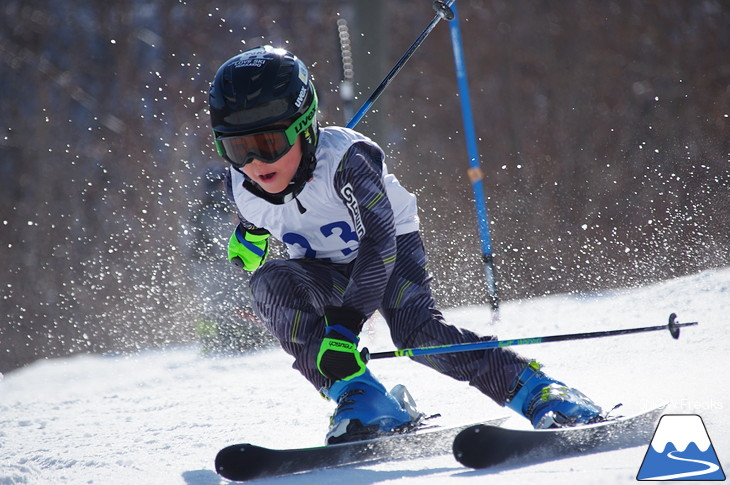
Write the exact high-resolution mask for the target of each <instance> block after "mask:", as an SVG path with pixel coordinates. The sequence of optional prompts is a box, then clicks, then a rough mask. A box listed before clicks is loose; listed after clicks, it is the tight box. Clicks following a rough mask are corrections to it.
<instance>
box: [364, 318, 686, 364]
mask: <svg viewBox="0 0 730 485" xmlns="http://www.w3.org/2000/svg"><path fill="white" fill-rule="evenodd" d="M698 323H699V322H687V323H678V322H677V314H676V313H672V314H671V315H669V323H667V324H666V325H657V326H654V327H640V328H626V329H619V330H604V331H600V332H587V333H572V334H565V335H549V336H545V337H532V338H520V339H511V340H489V341H486V342H468V343H461V344H453V345H440V346H437V347H420V348H414V349H400V350H391V351H387V352H375V353H370V351H369V350H368V349H367V348H364V349H362V351H361V352H360V356H361V358H362V359H363V362H368V361H369V360H373V359H387V358H389V357H416V356H419V355H435V354H450V353H454V352H471V351H475V350H487V349H497V348H502V347H512V346H514V345H529V344H542V343H547V342H562V341H566V340H582V339H589V338H599V337H612V336H615V335H626V334H631V333H640V332H653V331H657V330H669V333H670V334H671V335H672V337H673V338H675V339H678V338H679V328H680V327H689V326H692V325H697V324H698Z"/></svg>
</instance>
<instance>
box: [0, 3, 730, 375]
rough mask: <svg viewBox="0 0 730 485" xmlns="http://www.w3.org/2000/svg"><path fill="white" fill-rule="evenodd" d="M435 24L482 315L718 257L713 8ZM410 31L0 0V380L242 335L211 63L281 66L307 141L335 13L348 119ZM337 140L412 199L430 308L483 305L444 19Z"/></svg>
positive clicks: (725, 195)
mask: <svg viewBox="0 0 730 485" xmlns="http://www.w3.org/2000/svg"><path fill="white" fill-rule="evenodd" d="M458 7H459V16H460V19H461V29H462V35H463V41H464V49H465V56H466V61H467V70H468V75H469V81H470V88H471V95H472V103H473V109H474V116H475V123H476V129H477V134H478V137H479V150H480V154H481V163H482V169H483V171H484V173H485V180H484V183H485V193H486V196H487V205H488V209H489V214H490V221H491V226H490V227H491V231H492V238H493V244H494V254H495V261H496V265H497V268H498V274H499V288H500V291H501V295H502V297H503V298H504V299H506V300H509V299H520V298H529V297H531V296H535V295H544V294H549V293H556V292H576V293H577V292H594V291H601V290H604V289H608V288H616V287H625V286H633V285H639V284H642V283H643V282H645V281H650V280H656V279H666V278H671V277H673V276H677V275H683V274H686V273H691V272H695V271H699V270H703V269H706V268H712V267H720V266H724V265H728V264H730V254H729V253H730V230H729V228H730V189H729V186H730V175H729V172H730V171H729V170H728V168H730V136H729V135H730V131H729V127H730V119H729V118H728V116H729V115H730V55H728V53H729V52H730V3H728V2H726V1H722V0H696V1H691V2H688V1H685V0H621V1H605V2H591V1H582V0H560V1H557V0H551V1H549V0H540V1H538V0H526V1H521V2H514V1H510V0H459V1H458ZM433 15H434V13H433V11H432V9H431V2H430V0H399V1H397V2H392V1H390V2H386V1H384V0H340V1H337V0H289V1H283V0H266V1H265V2H254V1H248V0H238V1H230V0H228V1H205V2H193V1H182V0H181V1H174V0H156V1H155V0H105V1H90V0H86V1H83V0H64V1H63V2H58V1H53V0H45V1H43V0H3V2H2V3H0V92H2V97H0V176H1V177H2V186H3V190H2V191H1V192H0V268H1V270H2V279H1V280H0V281H1V286H0V295H1V298H0V319H1V320H0V371H2V372H7V371H9V370H11V369H13V368H16V367H18V366H20V365H22V364H24V363H27V362H30V361H32V360H34V359H37V358H44V357H52V356H58V355H66V354H68V353H74V352H102V351H125V350H130V349H138V348H146V347H149V346H157V345H167V344H174V343H181V342H190V341H193V340H195V339H198V338H200V337H199V334H201V333H202V334H206V332H208V333H211V332H213V333H214V332H215V327H216V326H220V327H221V328H231V326H233V327H235V325H238V324H239V323H240V322H250V321H251V320H252V317H251V315H250V309H249V304H248V296H247V275H245V274H243V273H242V272H240V271H238V270H237V269H236V268H234V267H232V266H230V265H229V264H228V263H227V262H226V261H225V243H226V241H227V238H228V236H229V235H230V232H231V230H232V229H233V222H232V218H231V213H230V211H229V208H228V207H227V205H226V201H225V197H224V196H222V194H221V193H220V192H219V191H218V189H219V185H220V182H219V180H218V177H219V176H220V171H221V170H222V168H223V167H224V165H223V163H222V161H221V160H219V159H218V158H217V156H216V154H215V150H214V147H213V144H212V143H211V132H210V127H209V121H208V114H207V110H206V105H207V91H208V87H209V83H210V81H211V80H212V78H213V75H214V73H215V71H216V69H217V68H218V66H219V65H220V64H221V63H223V62H224V61H225V60H226V59H228V58H229V57H231V56H233V55H235V54H237V53H238V52H240V51H242V50H245V49H247V48H250V47H254V46H257V45H260V44H264V43H271V44H274V45H279V46H283V47H286V48H289V49H290V50H292V51H294V52H295V53H296V54H298V55H299V57H301V58H302V59H303V60H304V62H305V63H306V64H307V65H308V66H310V68H311V70H310V72H311V73H312V74H313V75H314V77H315V83H316V85H317V87H318V92H319V97H320V101H321V111H320V120H321V122H322V123H323V124H324V125H329V124H344V123H345V122H346V121H347V120H346V113H345V110H344V106H343V101H342V99H341V98H340V94H339V90H338V88H339V85H340V81H341V80H342V78H343V68H342V62H341V52H340V43H339V38H338V30H337V22H338V20H343V19H344V20H346V21H347V23H348V26H349V34H350V42H351V45H352V49H353V60H354V81H355V83H356V87H355V92H356V100H355V108H358V107H359V106H360V105H361V104H362V102H363V101H364V100H365V99H367V97H368V96H369V95H370V93H371V92H372V90H373V89H374V88H375V86H376V85H377V84H378V82H379V81H380V80H381V79H382V78H383V77H384V76H385V74H386V73H387V72H388V71H389V70H390V68H391V67H392V66H393V64H394V63H395V62H396V61H397V59H398V58H399V57H400V56H401V55H402V54H403V52H405V50H406V49H407V48H408V46H409V45H410V44H411V42H413V41H414V40H415V38H416V37H417V36H418V35H419V34H420V33H421V31H422V30H423V29H424V28H425V26H426V25H427V24H428V22H429V21H430V20H431V18H433ZM358 129H359V130H360V131H362V132H364V133H365V134H368V135H370V136H374V137H375V139H376V140H377V141H378V142H379V143H380V144H381V145H382V146H383V147H384V149H385V151H386V153H387V155H388V156H389V160H388V163H389V167H390V169H391V171H393V172H395V173H396V174H397V176H398V177H399V179H400V180H401V182H402V183H403V185H405V186H406V187H408V188H410V189H411V190H413V191H415V192H416V193H417V194H418V196H419V206H420V214H421V218H422V228H423V233H424V235H425V238H426V241H427V247H428V249H429V254H430V257H431V269H432V272H433V273H434V275H435V277H436V279H435V282H434V288H435V291H436V293H437V297H438V300H439V301H440V302H441V304H442V305H443V306H454V305H466V304H484V303H486V292H485V289H484V277H483V273H482V266H481V255H480V247H479V238H478V232H477V225H476V221H475V217H476V216H475V211H474V203H473V197H472V192H471V187H470V185H469V180H468V177H467V176H466V170H467V168H468V160H467V156H466V151H465V142H464V138H463V130H462V122H461V112H460V108H459V99H458V94H457V86H456V80H455V73H454V63H453V56H452V52H451V42H450V38H449V32H448V26H447V25H446V23H445V22H443V23H441V24H439V25H438V26H437V28H436V29H435V30H434V31H433V32H432V33H431V35H430V36H429V37H428V39H427V40H426V41H425V42H424V44H423V45H422V46H421V47H420V49H419V50H418V51H417V52H416V54H415V55H414V57H413V58H412V59H411V60H410V61H409V63H408V64H406V66H405V67H404V69H403V70H402V71H401V73H400V74H399V75H398V77H396V78H395V80H394V81H393V83H392V84H391V85H390V86H389V87H388V88H387V89H386V91H385V92H384V94H383V96H382V98H381V99H380V100H379V101H378V102H377V104H376V105H375V106H374V110H373V111H372V112H371V113H370V114H369V115H368V116H367V117H366V118H365V119H364V120H363V121H362V122H361V123H360V124H359V125H358ZM488 321H489V319H488V318H487V316H486V315H485V333H488V332H489V328H488V325H486V322H488ZM235 338H238V336H237V337H235ZM246 338H247V339H249V340H250V342H248V343H249V344H250V345H255V344H257V343H258V342H260V341H265V340H266V337H264V336H262V335H260V334H257V333H256V332H253V333H252V334H248V335H247V337H246Z"/></svg>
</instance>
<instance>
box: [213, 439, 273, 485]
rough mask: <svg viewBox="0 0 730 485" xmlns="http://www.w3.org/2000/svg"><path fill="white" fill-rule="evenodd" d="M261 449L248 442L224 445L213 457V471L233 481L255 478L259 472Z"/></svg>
mask: <svg viewBox="0 0 730 485" xmlns="http://www.w3.org/2000/svg"><path fill="white" fill-rule="evenodd" d="M262 450H263V449H262V448H260V447H258V446H254V445H251V444H248V443H241V444H237V445H230V446H226V447H225V448H223V449H222V450H220V451H219V452H218V454H217V455H216V457H215V471H216V473H218V474H219V475H220V476H222V477H223V478H227V479H229V480H233V481H244V480H249V479H251V478H255V477H256V476H258V474H259V468H260V467H259V466H258V464H259V462H260V461H261V459H262V453H261V451H262Z"/></svg>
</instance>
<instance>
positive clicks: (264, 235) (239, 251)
mask: <svg viewBox="0 0 730 485" xmlns="http://www.w3.org/2000/svg"><path fill="white" fill-rule="evenodd" d="M270 235H271V234H269V231H267V230H266V229H256V228H252V229H246V228H245V227H243V225H241V224H239V225H238V227H236V230H235V231H233V234H231V239H230V240H229V241H228V261H230V262H231V263H233V264H235V265H236V266H238V267H239V268H243V269H245V270H247V271H254V270H255V269H257V268H258V267H259V266H261V265H262V264H263V263H264V261H265V260H266V256H267V254H268V253H269V236H270Z"/></svg>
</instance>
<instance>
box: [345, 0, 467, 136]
mask: <svg viewBox="0 0 730 485" xmlns="http://www.w3.org/2000/svg"><path fill="white" fill-rule="evenodd" d="M452 3H454V0H450V1H449V2H448V3H446V2H444V1H442V0H436V1H435V2H433V8H434V10H436V15H435V16H434V18H433V20H431V23H430V24H428V27H426V29H425V30H424V31H423V32H421V35H419V36H418V38H417V39H416V40H415V42H413V44H411V46H410V47H409V48H408V50H407V51H406V52H405V54H403V55H402V56H401V58H400V59H399V60H398V62H397V63H396V64H395V66H393V69H391V70H390V72H389V73H388V75H387V76H385V78H384V79H383V80H382V81H381V82H380V85H378V87H377V88H376V89H375V91H373V94H371V95H370V97H369V98H368V100H367V101H365V103H364V104H363V105H362V107H361V108H360V109H359V110H358V112H357V113H355V116H353V117H352V119H351V120H350V122H349V123H348V124H347V128H354V127H355V125H357V124H358V123H359V122H360V120H361V119H362V117H363V116H365V113H367V111H368V110H369V109H370V107H371V106H372V105H373V104H374V103H375V101H376V100H377V99H378V97H380V94H381V93H382V92H383V90H385V88H386V87H388V84H390V82H391V81H392V80H393V78H394V77H395V76H396V74H398V72H399V71H400V70H401V68H402V67H403V66H404V65H405V63H406V62H408V59H410V58H411V56H412V55H413V53H414V52H415V51H416V49H418V47H419V46H420V45H421V44H422V43H423V41H424V39H425V38H426V37H428V34H430V33H431V31H432V30H433V29H434V28H435V27H436V24H438V23H439V20H441V19H446V20H451V19H453V18H454V12H452V11H451V4H452Z"/></svg>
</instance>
